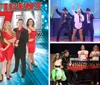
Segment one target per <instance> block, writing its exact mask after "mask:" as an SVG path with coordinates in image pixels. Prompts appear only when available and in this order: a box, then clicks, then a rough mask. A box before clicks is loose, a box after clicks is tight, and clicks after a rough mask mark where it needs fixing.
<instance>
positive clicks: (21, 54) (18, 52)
mask: <svg viewBox="0 0 100 85" xmlns="http://www.w3.org/2000/svg"><path fill="white" fill-rule="evenodd" d="M17 29H18V28H15V29H14V31H15V32H17V31H18V30H17ZM27 42H28V30H26V29H23V30H22V31H21V34H20V37H19V43H18V47H15V50H14V54H15V68H14V71H16V72H17V71H18V66H19V60H20V59H21V64H22V74H23V75H25V69H26V63H25V60H26V43H27Z"/></svg>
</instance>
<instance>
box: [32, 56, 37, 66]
mask: <svg viewBox="0 0 100 85" xmlns="http://www.w3.org/2000/svg"><path fill="white" fill-rule="evenodd" d="M31 60H32V64H33V65H34V66H35V67H37V65H36V64H35V62H34V54H32V55H31Z"/></svg>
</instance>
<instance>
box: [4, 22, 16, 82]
mask: <svg viewBox="0 0 100 85" xmlns="http://www.w3.org/2000/svg"><path fill="white" fill-rule="evenodd" d="M2 34H3V37H4V39H6V40H7V41H8V42H9V43H10V46H9V47H8V48H7V49H6V50H5V51H4V56H5V59H6V60H7V63H6V72H5V74H6V76H7V79H8V80H9V79H10V77H11V76H10V67H11V61H12V57H13V53H14V42H15V40H16V38H15V32H14V31H13V29H12V28H11V24H10V22H9V21H6V22H5V24H4V28H3V32H2ZM6 46H7V44H6V43H4V47H6Z"/></svg>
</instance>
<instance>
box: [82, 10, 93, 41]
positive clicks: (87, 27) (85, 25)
mask: <svg viewBox="0 0 100 85" xmlns="http://www.w3.org/2000/svg"><path fill="white" fill-rule="evenodd" d="M81 13H82V14H83V15H84V19H85V20H84V22H83V40H84V41H85V36H86V34H87V32H88V29H89V31H90V34H91V41H93V38H94V29H93V19H94V16H93V14H90V23H87V13H84V12H83V11H82V10H81Z"/></svg>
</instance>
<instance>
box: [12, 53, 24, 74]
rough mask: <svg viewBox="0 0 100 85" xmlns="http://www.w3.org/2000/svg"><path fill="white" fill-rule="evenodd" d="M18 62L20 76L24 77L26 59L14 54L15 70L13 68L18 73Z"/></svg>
mask: <svg viewBox="0 0 100 85" xmlns="http://www.w3.org/2000/svg"><path fill="white" fill-rule="evenodd" d="M19 60H21V65H22V75H25V74H26V63H25V61H26V57H25V55H23V56H18V55H16V54H15V68H14V71H16V72H17V71H18V67H19Z"/></svg>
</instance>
